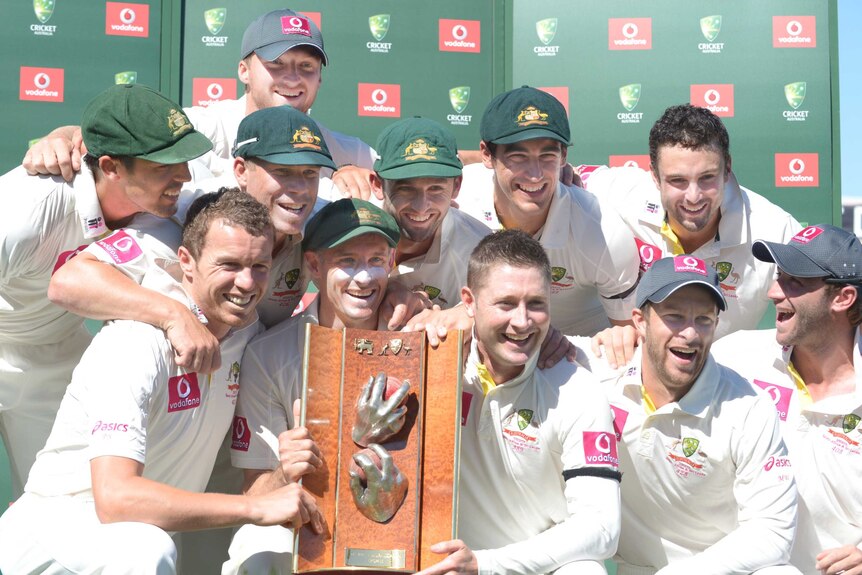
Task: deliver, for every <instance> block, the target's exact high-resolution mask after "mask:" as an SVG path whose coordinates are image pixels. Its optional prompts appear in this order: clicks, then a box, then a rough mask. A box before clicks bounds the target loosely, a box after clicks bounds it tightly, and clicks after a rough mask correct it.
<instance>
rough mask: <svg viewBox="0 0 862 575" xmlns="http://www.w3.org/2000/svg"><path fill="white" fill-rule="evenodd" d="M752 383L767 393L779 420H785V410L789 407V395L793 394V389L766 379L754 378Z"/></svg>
mask: <svg viewBox="0 0 862 575" xmlns="http://www.w3.org/2000/svg"><path fill="white" fill-rule="evenodd" d="M754 385H756V386H757V387H759V388H760V389H762V390H763V391H765V392H766V393H768V394H769V397H771V398H772V403H774V404H775V409H776V410H778V417H779V418H780V419H781V421H787V410H788V409H789V408H790V397H791V396H792V395H793V390H792V389H790V388H789V387H784V386H782V385H775V384H774V383H769V382H768V381H761V380H759V379H755V380H754Z"/></svg>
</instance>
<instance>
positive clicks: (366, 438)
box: [352, 372, 410, 447]
mask: <svg viewBox="0 0 862 575" xmlns="http://www.w3.org/2000/svg"><path fill="white" fill-rule="evenodd" d="M399 383H400V382H399V381H398V380H397V379H395V378H388V379H387V377H386V374H385V373H383V372H380V373H378V374H377V376H376V377H369V378H368V383H366V384H365V386H364V387H363V388H362V393H360V394H359V399H358V401H357V402H356V422H355V424H354V425H353V434H352V437H353V441H354V442H356V444H357V445H361V446H362V447H370V445H371V444H372V443H383V442H384V441H386V440H387V439H389V438H390V437H392V436H393V435H395V434H396V433H398V432H399V431H401V428H402V427H404V421H405V416H406V415H407V406H406V405H404V403H405V401H406V399H407V394H408V393H410V382H409V381H408V380H404V382H403V383H401V384H400V386H399V385H398V384H399Z"/></svg>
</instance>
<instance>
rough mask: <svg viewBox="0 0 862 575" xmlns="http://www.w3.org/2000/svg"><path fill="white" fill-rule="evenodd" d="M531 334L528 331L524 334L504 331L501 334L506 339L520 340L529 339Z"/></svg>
mask: <svg viewBox="0 0 862 575" xmlns="http://www.w3.org/2000/svg"><path fill="white" fill-rule="evenodd" d="M531 335H532V334H529V333H527V334H524V335H517V334H510V333H504V334H503V337H505V338H506V339H508V340H509V341H516V342H522V341H526V340H527V339H529V337H530V336H531Z"/></svg>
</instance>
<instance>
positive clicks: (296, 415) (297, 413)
mask: <svg viewBox="0 0 862 575" xmlns="http://www.w3.org/2000/svg"><path fill="white" fill-rule="evenodd" d="M301 416H302V400H301V399H299V398H297V399H295V400H294V401H293V427H299V422H300V421H301Z"/></svg>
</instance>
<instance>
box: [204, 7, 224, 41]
mask: <svg viewBox="0 0 862 575" xmlns="http://www.w3.org/2000/svg"><path fill="white" fill-rule="evenodd" d="M226 18H227V9H226V8H211V9H209V10H207V11H206V12H204V22H206V25H207V30H209V31H210V34H212V35H213V36H215V35H217V34H218V33H219V32H221V29H222V28H224V22H225V19H226Z"/></svg>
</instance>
